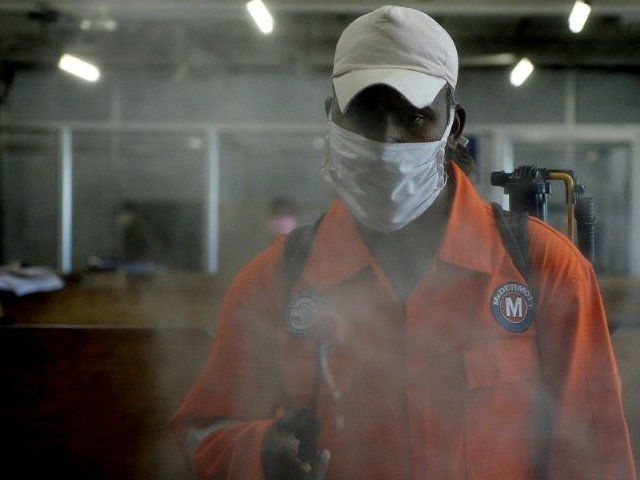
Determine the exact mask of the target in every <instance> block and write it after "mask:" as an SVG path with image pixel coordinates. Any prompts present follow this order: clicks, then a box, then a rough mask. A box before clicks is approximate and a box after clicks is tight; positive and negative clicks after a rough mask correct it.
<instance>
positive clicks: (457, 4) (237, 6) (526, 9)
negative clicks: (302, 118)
mask: <svg viewBox="0 0 640 480" xmlns="http://www.w3.org/2000/svg"><path fill="white" fill-rule="evenodd" d="M388 3H389V2H384V1H382V2H381V1H364V0H361V1H355V2H354V1H351V2H349V1H340V0H323V1H305V0H297V1H292V0H267V4H268V6H269V8H270V9H271V10H272V11H273V12H274V13H275V14H276V15H277V14H278V13H280V12H282V13H304V14H325V15H326V14H345V15H349V14H353V15H358V14H360V13H362V12H365V11H369V10H373V9H375V8H377V7H380V6H382V5H385V4H388ZM47 5H49V6H50V7H53V8H56V9H58V10H61V11H63V12H69V13H77V14H81V15H84V14H87V15H89V14H91V13H95V12H103V11H105V10H106V11H107V12H109V13H110V14H111V15H113V16H116V17H120V16H121V15H125V16H129V17H130V16H131V15H133V16H134V17H137V18H185V19H186V18H200V19H202V18H206V17H211V16H218V17H219V16H220V15H224V16H241V15H242V16H244V15H246V12H245V11H244V8H243V7H242V5H243V2H242V1H238V0H234V1H228V0H227V1H222V0H207V1H203V0H181V1H179V2H176V1H175V0H173V1H169V0H154V1H141V0H133V1H126V0H106V1H105V0H100V1H83V0H51V1H50V2H48V3H47ZM403 5H404V6H410V7H413V8H416V9H419V10H423V11H425V12H427V13H429V14H432V15H455V16H481V15H490V16H513V15H519V16H557V15H562V16H565V15H568V14H569V12H570V10H571V7H572V2H571V1H568V0H546V1H545V0H541V1H536V2H531V1H528V0H474V1H473V2H470V1H469V0H425V1H414V2H403ZM35 8H37V4H36V3H35V2H34V3H31V2H24V1H6V2H0V11H17V12H27V11H29V10H33V9H35ZM592 15H593V16H598V15H635V16H637V15H640V2H637V1H635V0H606V1H600V2H595V5H594V8H593V11H592Z"/></svg>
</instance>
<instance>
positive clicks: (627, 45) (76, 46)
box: [0, 0, 640, 77]
mask: <svg viewBox="0 0 640 480" xmlns="http://www.w3.org/2000/svg"><path fill="white" fill-rule="evenodd" d="M244 3H245V2H244V1H242V0H235V1H231V0H206V1H205V0H179V1H176V0H107V1H90V0H60V1H55V0H51V1H49V2H46V3H42V2H31V1H25V0H22V1H0V69H1V71H2V72H6V71H16V70H20V69H32V70H33V69H52V68H55V66H56V63H57V59H58V58H59V56H60V54H61V53H63V52H65V51H68V52H70V53H76V54H78V55H82V56H85V57H88V58H90V59H92V60H93V61H94V62H95V63H97V64H99V65H100V66H101V68H103V69H109V70H141V69H144V70H146V71H166V72H172V73H173V74H175V75H178V76H184V77H188V76H190V75H209V74H211V73H212V72H215V71H246V70H268V69H273V70H283V69H284V70H290V71H299V72H306V71H323V72H324V71H328V70H329V69H330V67H331V63H332V59H333V51H334V47H335V43H336V40H337V38H338V36H339V35H340V32H341V31H342V29H343V28H344V27H345V26H346V25H347V24H348V23H349V22H350V21H352V20H353V19H354V18H355V17H357V16H358V15H360V14H361V13H363V12H366V11H369V10H371V9H374V8H376V7H378V6H380V5H383V4H385V3H388V2H372V1H364V0H363V1H356V2H352V1H347V0H343V1H341V0H322V1H315V0H265V3H266V4H267V5H268V6H269V8H270V10H271V12H272V14H273V16H274V19H275V30H274V32H273V33H272V34H271V35H262V34H261V33H260V32H259V31H258V30H257V28H256V27H255V25H254V24H253V22H252V20H251V18H250V17H249V15H248V13H247V11H246V10H245V8H244ZM400 3H401V4H403V5H406V6H411V7H414V8H418V9H421V10H423V11H425V12H427V13H429V14H431V15H432V16H434V17H435V18H436V19H437V20H438V21H439V22H440V23H442V25H443V26H444V27H445V28H446V29H447V30H448V31H449V32H450V33H451V35H452V37H453V38H454V40H455V41H456V44H457V46H458V51H459V54H460V57H461V66H462V67H463V68H505V67H507V66H509V65H511V64H513V63H514V62H515V61H516V60H517V59H518V58H519V57H520V56H523V55H527V56H528V57H529V58H531V59H532V61H533V62H534V63H535V64H536V65H537V66H538V67H540V68H554V69H562V68H588V69H603V70H604V69H606V70H610V69H616V70H628V71H633V72H640V0H600V1H597V0H593V2H592V3H593V7H594V8H593V12H592V16H591V18H590V19H589V22H588V23H587V26H586V28H585V30H584V31H583V32H582V33H581V34H578V35H576V34H573V33H571V32H570V31H569V30H568V28H567V17H568V14H569V12H570V10H571V7H572V4H573V0H540V1H531V0H473V1H470V0H424V1H413V2H400ZM83 20H84V21H85V26H86V23H87V22H86V21H89V22H91V28H89V29H82V25H83V24H82V22H83ZM108 20H113V21H115V23H116V24H117V28H116V29H115V30H108V29H105V28H104V27H105V26H108V25H109V24H108V22H107V23H105V21H108Z"/></svg>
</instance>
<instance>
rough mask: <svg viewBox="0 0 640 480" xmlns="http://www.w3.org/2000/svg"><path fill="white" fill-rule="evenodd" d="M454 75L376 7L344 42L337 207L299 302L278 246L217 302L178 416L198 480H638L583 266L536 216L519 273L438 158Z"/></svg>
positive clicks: (439, 31) (451, 51)
mask: <svg viewBox="0 0 640 480" xmlns="http://www.w3.org/2000/svg"><path fill="white" fill-rule="evenodd" d="M457 74H458V57H457V52H456V48H455V45H454V43H453V41H452V39H451V38H450V36H449V35H448V34H447V32H446V31H445V30H444V29H443V28H442V27H441V26H440V25H439V24H438V23H436V22H435V21H434V20H433V19H432V18H431V17H429V16H428V15H426V14H424V13H422V12H420V11H417V10H414V9H410V8H403V7H394V6H385V7H381V8H379V9H376V10H375V11H373V12H370V13H368V14H366V15H363V16H361V17H359V18H358V19H356V20H355V21H354V22H352V23H351V24H350V25H349V26H348V27H347V28H346V29H345V30H344V32H343V33H342V35H341V37H340V40H339V41H338V44H337V47H336V54H335V60H334V69H333V76H332V81H333V87H334V96H333V98H330V99H328V101H327V104H326V109H327V113H328V118H329V135H328V148H327V153H326V157H325V159H324V175H325V177H326V179H327V180H328V181H329V183H330V184H331V185H332V187H333V188H334V190H335V191H336V193H337V198H336V199H335V201H334V202H333V204H332V205H331V207H330V208H329V210H328V211H327V213H326V214H325V215H324V216H323V217H322V220H321V222H320V223H319V225H317V227H316V230H315V231H314V236H313V238H312V240H311V241H310V242H309V245H308V248H309V251H308V254H307V255H306V257H305V259H304V260H305V261H304V264H303V267H302V270H301V273H300V274H299V275H298V276H297V278H295V280H294V282H293V285H292V287H291V289H290V290H289V288H288V284H287V280H286V278H285V277H284V275H283V269H284V266H283V264H285V263H286V260H287V258H288V257H286V254H285V253H283V251H284V249H285V241H284V240H283V239H282V238H280V239H279V240H277V241H276V242H275V243H274V244H273V245H272V246H271V247H269V248H268V249H267V250H266V251H264V252H263V253H261V254H260V255H258V256H257V257H256V258H255V259H254V260H252V261H251V262H250V263H249V264H248V265H247V266H246V267H245V268H244V269H243V270H242V271H241V272H240V273H239V275H238V276H237V277H236V279H235V281H234V283H233V285H232V286H231V288H230V290H229V292H228V294H227V297H226V300H225V303H224V306H223V310H222V313H221V318H220V321H219V324H218V326H217V330H216V336H215V340H214V343H213V347H212V350H211V354H210V356H209V358H208V360H207V362H206V365H205V366H204V369H203V370H202V372H201V374H200V376H199V378H198V379H197V381H196V382H195V384H194V385H193V387H192V388H191V390H190V392H189V394H188V395H187V397H186V399H185V401H184V403H183V404H182V406H181V407H180V408H179V410H178V411H177V412H176V413H175V415H174V416H173V418H172V420H171V425H172V428H173V430H174V433H175V436H176V438H177V440H178V442H179V443H180V445H181V447H182V449H183V451H184V454H185V456H186V457H187V458H188V460H189V462H191V464H192V465H193V467H194V470H195V472H196V473H197V476H198V477H199V478H210V479H221V478H225V479H229V480H239V479H242V480H247V479H266V480H298V479H313V480H319V479H323V478H326V479H327V480H346V479H366V480H408V479H416V480H417V479H421V480H422V479H446V480H456V479H486V480H489V479H495V480H497V479H510V480H514V479H516V480H517V479H522V480H524V479H533V478H539V479H557V480H566V479H581V480H584V479H594V480H595V479H605V478H609V479H620V480H622V479H633V478H635V474H634V465H633V459H632V456H631V449H630V444H629V434H628V430H627V426H626V423H625V419H624V416H623V412H622V407H621V391H620V379H619V376H618V371H617V367H616V361H615V358H614V354H613V351H612V348H611V343H610V339H609V334H608V329H607V321H606V318H605V313H604V310H603V305H602V300H601V297H600V293H599V289H598V285H597V282H596V278H595V275H594V272H593V269H592V266H591V265H590V264H589V263H588V262H587V261H586V260H585V258H584V257H583V256H582V255H581V254H580V253H579V251H578V250H577V249H576V248H575V247H574V246H573V244H571V242H570V241H569V240H567V239H566V238H565V237H563V236H562V235H560V234H558V233H557V232H556V231H555V230H553V229H552V228H551V227H549V226H548V225H546V224H544V223H543V222H540V221H538V220H537V219H533V218H531V219H529V221H528V235H529V255H530V263H531V274H530V275H524V274H523V273H522V272H521V271H520V270H519V269H518V268H516V265H515V264H514V261H512V258H511V257H510V255H509V253H508V251H507V250H506V248H505V245H504V243H503V241H502V238H501V235H500V233H499V231H498V228H497V227H496V222H495V218H494V215H493V213H492V208H491V206H490V205H489V204H488V203H486V202H485V201H484V200H483V199H481V198H480V196H479V195H478V194H477V192H476V191H475V189H474V187H473V185H472V183H471V181H470V180H469V179H468V178H467V176H466V175H465V173H464V172H463V171H462V170H461V168H460V167H459V166H458V165H457V164H456V162H452V161H449V160H450V159H451V157H452V155H447V154H446V153H445V151H446V147H447V145H448V146H449V148H450V149H454V150H453V151H455V149H456V148H457V147H456V146H457V145H458V144H460V143H463V142H464V140H463V137H462V131H463V128H464V123H465V112H464V110H463V109H462V108H461V107H460V105H458V104H457V103H456V99H455V87H456V83H457ZM292 238H293V237H292Z"/></svg>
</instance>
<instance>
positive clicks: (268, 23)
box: [247, 0, 273, 34]
mask: <svg viewBox="0 0 640 480" xmlns="http://www.w3.org/2000/svg"><path fill="white" fill-rule="evenodd" d="M247 10H249V13H250V14H251V16H252V17H253V20H254V22H256V25H258V28H259V29H260V31H261V32H262V33H265V34H266V33H271V32H272V31H273V17H271V14H270V13H269V10H267V7H266V6H265V4H264V3H262V0H251V1H250V2H247Z"/></svg>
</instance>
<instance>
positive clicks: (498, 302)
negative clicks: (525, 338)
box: [491, 282, 534, 333]
mask: <svg viewBox="0 0 640 480" xmlns="http://www.w3.org/2000/svg"><path fill="white" fill-rule="evenodd" d="M533 310H534V307H533V295H531V292H530V291H529V289H528V288H527V286H526V285H522V284H521V283H516V282H509V283H505V284H504V285H500V286H499V287H498V288H497V289H496V291H495V292H493V296H492V298H491V312H492V313H493V316H494V317H495V319H496V320H497V321H498V323H499V324H500V325H501V326H502V327H504V328H506V329H507V330H509V331H510V332H518V333H519V332H524V331H525V330H526V329H527V328H529V327H530V326H531V323H532V322H533Z"/></svg>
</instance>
